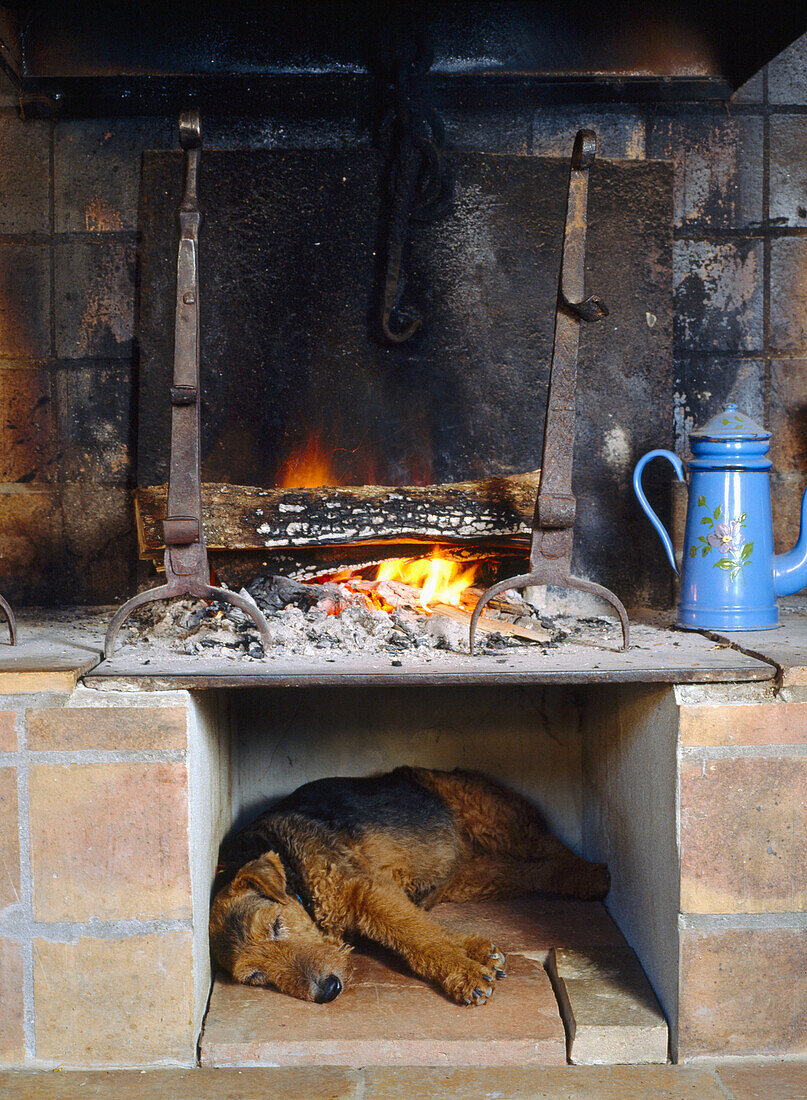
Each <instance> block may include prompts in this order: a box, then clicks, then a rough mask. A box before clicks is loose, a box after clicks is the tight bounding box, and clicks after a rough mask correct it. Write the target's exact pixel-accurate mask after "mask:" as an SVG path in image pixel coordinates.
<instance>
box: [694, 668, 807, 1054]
mask: <svg viewBox="0 0 807 1100" xmlns="http://www.w3.org/2000/svg"><path fill="white" fill-rule="evenodd" d="M753 694H754V693H753V692H750V691H749V693H748V695H749V698H748V699H747V700H743V699H742V694H741V693H734V698H732V699H731V701H730V702H729V699H730V693H729V692H728V691H726V689H725V688H723V689H704V688H698V687H694V686H693V687H688V688H677V689H676V695H677V699H678V703H679V706H680V737H679V820H680V835H679V849H680V866H681V900H680V916H679V950H680V970H679V987H680V993H679V1011H678V1029H679V1030H678V1049H679V1054H680V1057H681V1058H682V1059H687V1058H695V1057H698V1056H701V1055H707V1056H710V1055H727V1054H734V1055H750V1054H756V1055H759V1054H791V1055H792V1054H798V1055H804V1054H805V1053H807V912H806V911H807V840H806V839H805V838H806V837H807V800H805V793H804V792H805V790H806V789H807V701H806V700H807V693H805V690H804V689H803V688H793V689H790V690H789V691H787V692H785V693H783V694H782V695H780V696H779V697H778V698H777V699H776V700H771V701H766V702H758V703H755V702H753Z"/></svg>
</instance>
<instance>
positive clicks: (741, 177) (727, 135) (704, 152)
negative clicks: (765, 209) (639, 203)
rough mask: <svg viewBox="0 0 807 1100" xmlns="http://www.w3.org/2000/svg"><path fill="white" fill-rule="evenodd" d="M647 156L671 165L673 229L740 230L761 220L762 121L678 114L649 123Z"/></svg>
mask: <svg viewBox="0 0 807 1100" xmlns="http://www.w3.org/2000/svg"><path fill="white" fill-rule="evenodd" d="M647 153H648V156H649V157H651V158H652V159H656V160H672V161H673V164H674V165H675V223H676V225H678V226H707V227H708V228H709V229H729V228H733V229H736V228H745V227H747V226H749V225H755V224H759V223H760V222H761V220H762V119H761V118H756V117H754V116H753V115H736V116H734V117H730V116H727V115H726V114H725V113H723V114H720V115H716V114H713V113H712V112H708V113H704V112H703V110H697V109H690V110H685V109H681V110H680V111H678V112H676V113H675V114H673V115H658V116H657V117H656V118H654V119H653V122H652V125H651V126H650V130H649V133H648V137H647Z"/></svg>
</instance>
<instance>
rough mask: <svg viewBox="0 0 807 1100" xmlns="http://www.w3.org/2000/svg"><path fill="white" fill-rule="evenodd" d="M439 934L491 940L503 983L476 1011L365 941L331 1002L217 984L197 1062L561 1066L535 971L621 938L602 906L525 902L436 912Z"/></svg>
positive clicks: (559, 1039) (552, 1016)
mask: <svg viewBox="0 0 807 1100" xmlns="http://www.w3.org/2000/svg"><path fill="white" fill-rule="evenodd" d="M434 916H435V918H436V919H437V920H438V921H439V922H440V923H442V924H443V925H444V926H445V927H446V928H451V929H454V930H457V931H468V932H472V931H473V932H477V933H479V934H482V935H489V936H490V937H491V939H492V940H495V942H496V943H498V944H499V946H500V947H501V948H502V950H504V951H506V952H507V953H508V966H507V978H506V979H505V980H504V981H503V982H502V983H501V985H500V987H499V989H498V990H497V991H496V993H495V995H494V997H493V998H492V1000H491V1001H490V1002H489V1004H487V1005H485V1006H484V1008H479V1009H473V1008H472V1009H466V1008H462V1007H459V1006H457V1005H454V1004H452V1003H451V1002H449V1001H448V1000H447V998H446V997H445V996H444V995H443V994H442V993H441V992H440V991H439V990H438V989H436V988H435V987H433V986H431V985H428V984H427V983H425V982H422V981H421V980H420V979H418V978H416V977H415V976H414V975H412V974H410V973H409V972H408V970H407V968H406V966H405V965H404V964H403V963H402V962H401V961H400V960H399V959H397V958H396V957H395V956H394V955H393V954H391V953H390V952H386V951H384V950H383V949H382V948H380V947H378V946H376V945H373V944H363V945H362V946H361V947H360V948H357V950H356V952H354V956H353V959H354V966H355V978H354V981H353V983H352V985H351V986H350V987H349V988H348V989H346V990H345V992H344V993H343V994H342V995H341V996H340V997H339V998H338V1000H336V1001H335V1002H334V1003H333V1004H332V1005H310V1004H305V1003H303V1002H302V1001H295V1000H293V999H291V998H289V997H284V996H282V995H281V994H279V993H276V992H274V991H273V990H266V989H250V988H247V987H245V986H238V985H236V984H235V983H232V982H230V981H227V980H224V979H217V981H216V983H215V986H214V989H213V995H212V998H211V1002H210V1008H209V1010H208V1016H207V1020H206V1022H205V1030H204V1034H203V1037H202V1042H201V1052H202V1062H203V1064H204V1065H209V1066H222V1065H227V1066H233V1065H248V1064H253V1065H255V1064H258V1065H271V1064H275V1065H291V1064H298V1065H306V1064H320V1065H329V1064H331V1065H349V1066H361V1065H434V1066H437V1065H447V1066H450V1065H457V1066H461V1065H473V1064H479V1065H493V1066H495V1065H510V1066H514V1065H561V1064H563V1063H564V1062H565V1035H564V1032H563V1025H562V1022H561V1019H560V1014H559V1011H558V1007H557V1002H556V1000H555V996H554V994H553V992H552V988H551V985H550V983H549V980H548V978H547V975H546V973H545V971H544V969H543V961H544V958H545V956H546V955H547V953H548V951H549V949H550V948H551V947H552V946H554V945H557V944H562V945H564V946H574V945H578V944H579V945H593V944H623V943H624V942H625V941H624V940H623V938H622V936H621V935H620V933H619V931H618V929H617V928H616V926H615V925H614V923H613V922H612V921H611V918H610V917H609V916H608V914H607V912H606V911H605V909H604V907H603V906H602V905H600V904H596V903H587V902H569V901H563V900H559V899H557V898H550V897H544V896H542V895H535V896H530V897H524V898H517V899H510V900H508V901H498V902H485V903H481V904H473V905H471V904H467V905H454V904H446V905H440V906H437V908H436V909H435V910H434Z"/></svg>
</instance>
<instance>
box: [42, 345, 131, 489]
mask: <svg viewBox="0 0 807 1100" xmlns="http://www.w3.org/2000/svg"><path fill="white" fill-rule="evenodd" d="M132 388H133V368H132V366H131V365H130V364H129V363H125V362H120V363H115V362H114V361H113V363H112V364H111V365H105V364H100V363H99V364H92V365H90V366H75V367H65V368H64V369H62V370H60V371H59V372H58V374H57V392H58V410H59V412H58V420H59V449H60V460H59V470H60V473H61V476H62V477H63V478H64V480H65V481H81V480H83V479H85V478H88V479H92V480H93V481H95V482H99V483H103V484H107V485H121V484H126V483H127V482H128V481H129V478H130V475H131V455H132V452H133V442H134V441H133V426H134V425H133V418H132V411H133V409H132V404H133V392H132Z"/></svg>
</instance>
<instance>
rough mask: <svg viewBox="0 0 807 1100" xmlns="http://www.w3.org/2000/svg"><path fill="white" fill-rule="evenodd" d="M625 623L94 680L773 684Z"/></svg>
mask: <svg viewBox="0 0 807 1100" xmlns="http://www.w3.org/2000/svg"><path fill="white" fill-rule="evenodd" d="M620 645H621V635H620V633H619V629H618V627H617V625H616V624H614V626H613V628H612V630H611V631H610V633H609V636H608V638H607V640H606V641H604V642H603V640H602V637H601V636H597V637H596V638H594V637H592V639H591V640H590V641H589V642H586V638H585V635H584V634H583V635H580V636H575V639H574V640H572V639H571V638H569V639H567V640H566V641H563V642H562V643H561V644H559V645H557V646H556V647H555V648H549V649H546V650H542V649H541V648H540V647H537V646H534V647H530V648H529V649H527V650H525V651H523V652H512V653H509V654H507V655H504V654H503V655H501V656H494V655H490V654H478V655H477V656H475V657H471V656H469V655H465V654H461V653H441V652H440V651H434V652H433V653H432V654H431V655H430V657H429V658H424V657H421V656H419V655H418V654H412V653H404V654H403V655H401V656H400V657H399V658H396V657H395V656H394V655H392V654H390V656H388V657H387V656H382V655H370V654H362V653H357V654H355V655H351V656H348V655H344V656H340V657H337V658H334V657H328V656H327V655H326V652H325V651H323V655H322V656H321V657H319V656H318V657H309V658H304V657H288V656H287V657H283V656H278V657H273V656H269V658H268V659H266V660H261V661H253V660H250V659H247V658H245V659H242V660H238V659H232V660H227V659H225V658H223V657H219V658H213V657H211V658H204V657H196V656H185V655H184V654H166V653H164V652H163V653H160V652H159V651H158V650H156V648H155V650H154V652H153V653H151V654H149V655H148V656H146V657H144V655H143V652H142V650H141V649H140V648H139V647H138V648H136V649H133V650H131V651H130V652H129V653H127V651H126V648H125V647H124V648H123V649H122V650H119V651H118V652H116V653H115V655H114V656H113V657H111V658H110V659H109V660H108V661H103V662H102V663H101V664H100V665H99V666H98V667H97V668H94V669H93V670H92V672H91V673H90V674H89V675H88V676H87V677H86V680H87V682H88V683H93V684H95V685H97V686H99V687H100V686H103V687H104V688H107V689H112V688H115V687H125V686H126V685H127V684H128V685H130V686H131V685H132V684H135V685H136V686H137V687H138V688H141V689H144V690H162V689H169V688H173V687H187V688H193V687H197V688H206V687H261V686H267V687H306V686H314V685H320V686H324V685H341V684H356V685H360V684H384V685H390V686H395V685H400V684H426V683H428V684H432V685H454V684H474V683H479V684H483V683H491V684H506V683H517V684H587V683H603V682H611V683H634V682H638V683H653V682H655V683H672V684H682V683H690V682H692V683H705V682H715V681H717V682H727V681H743V680H770V679H772V678H773V677H774V676H775V675H776V669H775V668H774V666H773V665H772V664H769V663H767V662H765V661H764V660H759V659H757V658H756V657H750V656H748V655H747V654H745V653H742V652H740V651H739V650H738V649H735V648H733V647H731V646H729V645H727V644H726V643H722V642H716V641H715V640H714V639H711V638H705V637H703V635H701V634H696V633H692V632H690V631H683V630H671V629H670V628H669V626H668V625H664V624H662V623H653V622H636V621H633V622H632V623H631V646H630V649H629V650H627V652H623V651H622V650H621V649H620Z"/></svg>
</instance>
